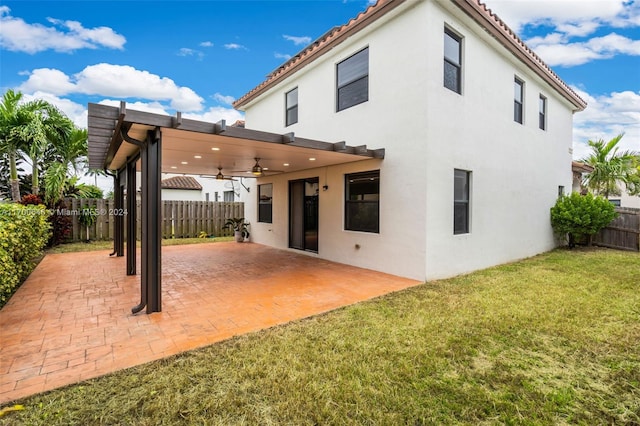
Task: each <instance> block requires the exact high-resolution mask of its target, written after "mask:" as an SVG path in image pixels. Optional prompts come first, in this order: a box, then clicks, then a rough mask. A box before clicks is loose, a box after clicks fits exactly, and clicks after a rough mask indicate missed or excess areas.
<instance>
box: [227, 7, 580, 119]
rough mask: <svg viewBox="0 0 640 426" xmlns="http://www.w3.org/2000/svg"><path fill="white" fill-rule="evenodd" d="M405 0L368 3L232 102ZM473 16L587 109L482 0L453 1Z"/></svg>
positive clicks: (257, 90)
mask: <svg viewBox="0 0 640 426" xmlns="http://www.w3.org/2000/svg"><path fill="white" fill-rule="evenodd" d="M405 1H406V0H378V1H377V2H376V3H375V4H374V5H371V6H369V7H368V8H367V9H365V10H364V11H363V12H361V13H359V14H358V15H357V16H356V17H355V18H353V19H351V20H350V21H349V22H347V23H346V24H344V25H340V26H336V27H333V28H332V29H330V30H329V31H327V32H326V33H324V34H323V35H322V36H320V37H319V38H318V39H317V40H315V41H313V42H312V43H311V44H310V45H308V46H307V47H305V48H304V49H302V50H301V51H300V52H299V53H297V54H296V55H294V56H293V57H292V58H291V59H289V60H288V61H287V62H285V63H284V64H282V65H281V66H280V67H278V68H277V69H276V70H274V71H273V72H271V73H270V74H268V75H267V78H266V79H265V80H264V81H263V82H262V83H260V84H259V85H258V86H256V87H255V88H253V89H252V90H250V91H249V92H248V93H246V94H245V95H244V96H242V97H240V98H239V99H238V100H236V101H235V102H234V103H233V106H234V107H235V108H241V107H243V106H245V105H246V104H247V103H249V102H250V101H252V100H253V99H255V98H256V97H258V96H259V95H261V94H262V93H264V92H266V91H267V90H268V89H269V88H271V87H272V86H274V85H275V84H277V83H278V82H280V81H281V80H283V79H284V78H286V77H287V76H289V75H290V74H292V73H294V72H295V71H297V70H298V69H301V68H302V67H304V66H305V65H307V64H308V63H310V62H312V61H313V60H314V59H316V58H317V57H319V56H321V55H322V54H324V53H325V52H327V51H329V50H330V49H331V48H332V47H334V46H335V45H337V44H339V43H340V42H342V41H343V40H344V39H346V38H347V37H348V36H350V35H352V34H354V33H356V32H358V31H360V30H361V29H362V28H365V27H366V26H367V25H369V24H371V23H372V22H374V21H376V20H377V19H378V18H380V17H382V16H384V15H385V14H387V13H388V12H390V11H391V10H393V9H395V8H396V7H397V6H399V5H401V4H402V3H404V2H405ZM450 1H451V2H452V3H454V4H455V5H457V6H458V7H459V8H460V9H462V10H463V11H464V12H465V13H467V14H468V15H469V16H470V17H471V18H472V19H474V20H475V21H476V22H478V23H479V24H480V25H481V26H482V27H483V28H485V30H486V31H487V32H489V33H490V34H491V35H493V36H494V38H496V39H497V40H498V41H499V42H500V43H501V44H502V45H503V46H505V47H506V48H507V49H508V50H509V51H511V53H513V54H514V55H515V56H516V57H518V58H519V59H520V60H522V61H523V62H524V63H525V64H526V65H527V66H529V67H530V68H531V69H532V70H533V71H534V72H536V73H537V74H538V75H540V76H541V77H542V78H543V79H544V80H545V81H547V83H549V84H550V85H551V86H552V87H554V88H555V89H556V90H557V91H558V92H559V93H560V94H561V95H563V96H564V97H565V98H566V99H567V100H568V101H569V102H571V103H572V104H573V105H574V106H575V107H576V108H577V110H583V109H585V108H586V106H587V103H586V102H585V101H584V100H583V99H582V98H580V96H579V95H578V94H577V93H576V92H575V91H574V90H573V89H571V88H570V87H569V86H568V85H567V84H566V83H565V82H564V81H562V80H561V79H560V77H558V75H557V74H556V73H555V72H553V70H551V68H549V66H547V65H546V64H545V63H544V62H543V61H542V59H540V57H539V56H538V55H537V54H536V53H535V52H533V50H531V49H530V48H529V47H528V46H527V45H525V44H524V42H523V41H522V40H521V39H520V38H519V37H518V36H517V35H516V34H515V33H514V32H513V30H511V29H510V28H509V27H508V26H507V25H506V24H505V23H504V21H502V20H501V19H500V18H499V17H498V16H497V15H496V14H494V13H493V12H492V11H491V9H489V8H488V7H487V6H486V5H485V4H484V3H482V2H480V0H450Z"/></svg>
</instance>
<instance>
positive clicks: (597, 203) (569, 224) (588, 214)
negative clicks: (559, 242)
mask: <svg viewBox="0 0 640 426" xmlns="http://www.w3.org/2000/svg"><path fill="white" fill-rule="evenodd" d="M617 215H618V213H616V211H615V208H614V206H613V204H611V203H610V202H609V200H607V199H606V198H604V197H600V196H597V197H594V196H593V195H591V194H586V195H580V194H579V193H577V192H573V193H571V195H563V196H562V197H560V198H558V201H556V204H555V206H553V207H552V208H551V226H552V227H553V230H554V231H555V233H556V234H557V235H558V236H559V237H562V238H565V237H567V238H568V242H569V248H573V247H575V245H576V242H578V241H583V240H585V239H586V241H587V243H588V244H590V243H591V237H592V236H593V235H594V234H595V233H597V232H598V231H599V230H601V229H602V228H604V227H605V226H607V225H608V224H609V223H611V221H612V220H613V219H614V218H615V217H616V216H617Z"/></svg>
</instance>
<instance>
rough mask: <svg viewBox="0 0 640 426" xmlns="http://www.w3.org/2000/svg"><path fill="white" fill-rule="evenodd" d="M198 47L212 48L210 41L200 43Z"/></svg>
mask: <svg viewBox="0 0 640 426" xmlns="http://www.w3.org/2000/svg"><path fill="white" fill-rule="evenodd" d="M200 46H202V47H213V43H212V42H210V41H203V42H202V43H200Z"/></svg>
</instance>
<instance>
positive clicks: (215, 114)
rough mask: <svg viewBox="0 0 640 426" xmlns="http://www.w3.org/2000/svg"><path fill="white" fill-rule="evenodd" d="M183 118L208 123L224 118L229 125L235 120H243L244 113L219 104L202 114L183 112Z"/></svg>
mask: <svg viewBox="0 0 640 426" xmlns="http://www.w3.org/2000/svg"><path fill="white" fill-rule="evenodd" d="M182 116H183V117H184V118H189V119H192V120H200V121H207V122H209V123H217V122H218V121H220V120H225V121H226V122H227V124H229V125H231V124H233V123H235V122H236V121H237V120H244V114H242V113H241V112H240V111H238V110H236V109H233V108H225V107H221V106H215V107H211V108H209V109H208V110H206V111H205V112H204V113H202V114H193V113H188V114H183V115H182Z"/></svg>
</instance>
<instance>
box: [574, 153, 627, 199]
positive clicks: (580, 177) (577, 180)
mask: <svg viewBox="0 0 640 426" xmlns="http://www.w3.org/2000/svg"><path fill="white" fill-rule="evenodd" d="M571 170H572V171H573V185H572V190H573V191H575V192H579V193H581V194H585V193H586V192H587V188H585V187H584V185H583V184H582V183H583V182H584V177H585V175H587V174H589V173H591V172H592V171H593V167H591V166H590V165H588V164H585V163H581V162H579V161H573V162H572V163H571ZM619 189H620V195H612V196H610V197H609V201H611V203H613V204H614V205H615V206H617V207H627V208H635V209H640V195H629V194H627V193H626V192H625V186H624V184H620V185H619Z"/></svg>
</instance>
